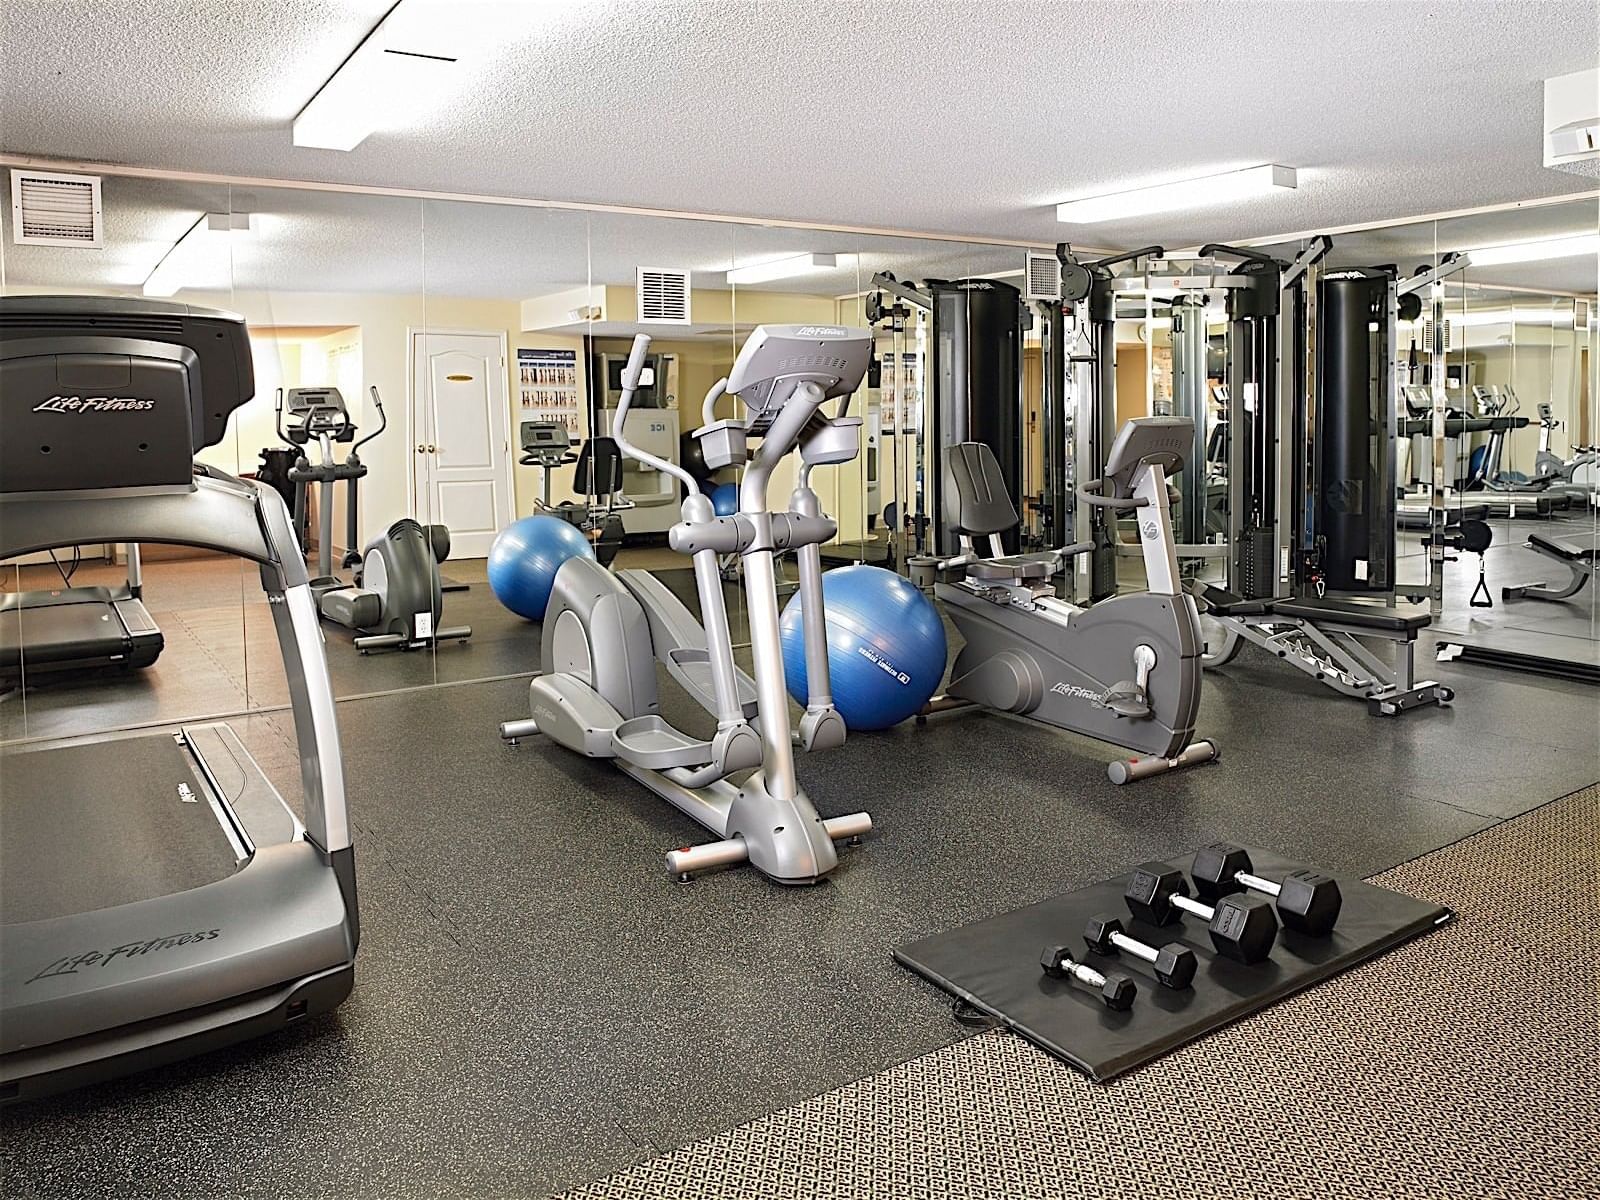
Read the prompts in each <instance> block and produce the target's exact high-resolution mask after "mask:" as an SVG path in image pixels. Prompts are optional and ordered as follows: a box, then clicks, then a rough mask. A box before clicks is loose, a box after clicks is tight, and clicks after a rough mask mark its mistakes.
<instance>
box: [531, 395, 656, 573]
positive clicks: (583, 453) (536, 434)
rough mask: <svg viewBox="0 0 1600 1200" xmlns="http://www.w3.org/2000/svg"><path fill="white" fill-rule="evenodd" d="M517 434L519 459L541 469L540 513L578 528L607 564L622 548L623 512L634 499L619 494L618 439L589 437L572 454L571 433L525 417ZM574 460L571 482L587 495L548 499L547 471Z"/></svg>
mask: <svg viewBox="0 0 1600 1200" xmlns="http://www.w3.org/2000/svg"><path fill="white" fill-rule="evenodd" d="M518 438H519V440H520V441H521V443H522V454H521V456H520V457H519V458H518V459H517V462H518V464H519V465H521V466H524V467H538V468H539V469H540V471H541V472H543V476H544V478H543V481H542V485H541V488H540V496H539V499H538V501H537V502H536V503H537V506H538V510H539V512H541V513H543V514H544V515H545V516H549V517H559V518H560V519H561V520H563V521H566V522H567V523H568V524H570V525H575V526H576V527H577V528H578V529H580V530H582V531H583V536H584V537H586V538H588V539H589V544H590V545H591V546H593V547H594V553H595V557H596V558H598V559H599V560H600V565H601V566H603V567H609V566H610V565H611V564H612V562H613V561H614V560H615V559H616V557H617V551H618V550H620V549H622V539H623V536H624V534H625V533H626V530H625V529H624V527H623V524H622V512H623V510H624V509H629V508H632V507H633V501H632V500H629V499H628V498H627V497H626V496H624V495H622V451H620V450H618V449H617V443H616V442H615V441H613V440H612V439H611V438H608V437H598V438H590V439H589V440H588V441H587V442H585V443H584V444H583V449H581V450H579V451H578V452H577V453H573V450H572V435H571V434H570V433H569V432H567V427H566V426H565V425H563V424H562V423H561V422H560V421H524V422H522V425H521V427H520V429H519V430H518ZM573 464H577V470H576V472H574V475H573V484H572V486H573V488H574V490H576V491H579V492H581V493H583V495H584V496H585V497H587V499H585V500H583V501H577V500H563V501H562V502H561V503H560V504H552V503H550V473H551V472H552V471H554V470H555V469H556V468H557V467H566V466H572V465H573Z"/></svg>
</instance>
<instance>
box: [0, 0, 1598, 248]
mask: <svg viewBox="0 0 1600 1200" xmlns="http://www.w3.org/2000/svg"><path fill="white" fill-rule="evenodd" d="M419 2H422V3H426V2H438V0H407V5H408V7H409V6H411V5H414V4H416V3H419ZM389 3H390V0H276V2H265V3H264V2H262V0H248V2H246V0H207V2H206V3H199V2H197V0H4V3H0V55H3V61H0V113H3V119H4V120H3V129H0V146H3V148H4V149H5V150H8V151H12V152H16V153H26V154H38V155H50V156H62V157H73V158H87V159H97V160H106V161H113V162H129V163H138V164H146V165H154V166H165V167H172V168H180V169H188V170H206V171H215V172H225V173H232V174H243V175H253V176H272V177H279V178H296V179H318V180H330V181H342V182H360V183H376V184H390V185H399V186H407V187H421V188H430V189H443V190H456V191H473V192H483V193H490V194H503V195H518V196H530V197H549V198H557V199H564V200H581V201H599V202H611V203H623V204H633V205H646V206H657V207H668V208H677V209H684V210H694V211H714V212H725V213H735V214H755V215H763V216H768V217H785V218H795V219H801V220H813V221H821V222H828V223H840V224H857V225H872V226H880V227H881V226H888V227H894V228H907V229H926V230H939V231H950V232H959V233H963V234H975V235H980V236H984V237H993V238H999V237H1014V238H1023V239H1030V240H1042V241H1054V240H1055V239H1056V238H1057V237H1058V236H1062V235H1066V236H1068V237H1071V238H1072V239H1073V240H1076V241H1087V242H1092V243H1094V244H1099V245H1107V244H1110V245H1131V244H1138V243H1139V242H1142V241H1145V240H1160V241H1164V242H1166V243H1168V244H1170V245H1181V244H1185V243H1190V242H1197V241H1200V240H1205V239H1212V238H1216V239H1228V238H1242V237H1251V236H1261V235H1263V234H1269V233H1272V232H1273V231H1275V230H1292V229H1312V228H1316V227H1319V226H1337V225H1342V224H1352V223H1356V222H1363V221H1376V220H1385V219H1392V218H1396V217H1401V216H1407V215H1415V214H1418V213H1422V212H1432V211H1441V210H1449V209H1457V208H1464V207H1470V206H1477V205H1482V204H1488V203H1496V202H1503V201H1508V200H1518V199H1526V198H1530V197H1534V196H1542V195H1553V194H1558V193H1563V192H1569V191H1576V190H1580V189H1582V188H1584V187H1586V186H1589V184H1590V182H1591V181H1588V180H1585V179H1583V178H1581V177H1579V176H1574V175H1570V174H1565V173H1562V172H1555V171H1549V170H1546V169H1544V168H1543V167H1542V165H1541V162H1540V150H1539V127H1540V120H1541V113H1542V101H1541V95H1542V92H1541V81H1542V80H1543V79H1544V78H1545V77H1547V76H1550V75H1555V74H1560V73H1564V72H1569V71H1573V70H1577V69H1579V68H1582V67H1586V66H1589V65H1592V64H1593V63H1594V62H1595V61H1596V58H1597V45H1600V30H1597V22H1596V19H1595V7H1594V4H1593V0H1578V2H1567V0H1496V2H1480V3H1444V4H1439V3H1396V2H1384V3H1367V2H1354V0H1352V2H1347V3H1315V4H1313V3H1294V2H1290V0H1234V2H1225V0H1196V2H1193V3H1185V4H1179V3H1170V2H1158V3H1110V2H1103V0H1101V2H1086V3H1065V2H1059V3H1052V2H1046V0H1008V2H1005V3H1002V2H999V0H927V2H924V3H908V2H890V0H810V2H809V3H793V2H787V0H762V2H761V3H754V2H751V0H743V2H733V0H696V2H692V3H677V2H671V0H660V2H655V3H625V2H622V0H542V2H534V0H529V2H526V3H501V4H497V5H490V4H486V3H474V2H473V0H454V4H453V7H452V10H451V11H452V12H453V13H455V14H459V18H458V19H460V20H473V21H475V22H477V23H480V24H483V23H487V24H488V25H489V27H490V28H492V30H493V31H494V33H495V35H496V36H495V38H494V40H493V41H492V42H491V43H490V44H489V45H487V46H486V47H485V48H484V49H483V52H482V53H481V55H480V56H478V57H477V58H475V59H471V60H468V61H464V62H463V64H462V65H461V66H460V67H459V68H458V70H459V71H460V72H461V76H460V82H461V85H462V86H460V87H458V88H457V89H455V90H454V92H453V93H452V94H451V95H449V96H447V97H442V98H441V102H440V103H439V104H438V105H437V106H436V107H435V108H434V110H433V111H432V112H430V113H429V114H427V115H426V116H424V117H423V118H421V119H420V120H418V121H417V122H416V123H415V124H413V125H412V126H411V127H409V128H407V129H405V130H403V131H400V132H394V133H381V134H377V135H374V136H373V137H371V138H369V139H368V140H367V141H366V142H365V143H364V144H363V145H361V146H360V147H358V148H357V149H356V150H355V151H353V152H351V153H348V154H344V153H339V152H336V151H326V150H310V149H297V148H296V147H294V146H293V145H292V144H291V140H290V122H291V120H292V119H293V117H294V115H295V113H296V112H297V111H298V110H299V109H300V107H301V106H302V105H303V104H304V103H305V102H306V100H307V99H309V97H310V96H311V95H312V94H313V93H314V92H315V91H316V90H317V88H318V87H319V86H320V84H321V83H322V82H323V80H324V79H326V78H327V76H328V75H329V74H330V73H331V72H332V71H333V70H334V69H335V68H337V66H338V65H339V63H340V62H341V61H342V60H343V59H344V57H345V56H346V55H347V54H348V53H349V52H350V51H351V50H352V49H353V48H354V47H355V46H356V45H357V44H358V43H359V42H360V40H361V39H362V37H363V36H364V35H365V34H366V33H367V31H368V30H369V29H370V28H371V27H372V26H373V24H374V23H375V22H376V21H377V20H378V19H379V17H381V16H382V14H383V12H384V11H385V10H386V9H387V8H388V6H389ZM486 18H487V20H486ZM1262 162H1280V163H1285V164H1287V165H1290V166H1294V167H1297V168H1298V169H1299V170H1300V187H1299V189H1298V190H1297V191H1296V192H1295V193H1294V194H1293V195H1290V196H1277V197H1272V198H1269V199H1265V200H1257V201H1252V202H1248V203H1238V204H1232V205H1229V206H1225V207H1222V208H1217V209H1211V210H1207V211H1204V212H1198V213H1196V212H1190V213H1183V214H1176V215H1165V216H1159V217H1153V218H1141V219H1138V220H1135V221H1122V222H1113V223H1109V224H1101V225H1095V226H1085V227H1077V228H1074V227H1067V226H1059V225H1057V223H1056V222H1055V220H1054V212H1053V208H1052V206H1053V204H1054V203H1055V202H1056V201H1059V200H1062V199H1066V198H1070V197H1073V196H1082V195H1094V194H1098V193H1104V192H1107V191H1115V190H1120V189H1123V188H1126V187H1129V186H1135V185H1137V184H1139V183H1143V182H1154V181H1159V180H1163V179H1172V178H1184V177H1189V176H1193V175H1196V174H1202V173H1208V172H1213V171H1218V170H1225V169H1229V168H1234V167H1243V166H1249V165H1253V164H1256V163H1262Z"/></svg>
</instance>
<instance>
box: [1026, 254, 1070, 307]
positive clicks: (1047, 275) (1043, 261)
mask: <svg viewBox="0 0 1600 1200" xmlns="http://www.w3.org/2000/svg"><path fill="white" fill-rule="evenodd" d="M1022 298H1023V299H1024V300H1059V299H1061V264H1060V263H1059V262H1057V261H1056V256H1055V255H1054V254H1030V255H1028V266H1027V270H1026V271H1024V272H1023V284H1022Z"/></svg>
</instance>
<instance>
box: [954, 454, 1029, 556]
mask: <svg viewBox="0 0 1600 1200" xmlns="http://www.w3.org/2000/svg"><path fill="white" fill-rule="evenodd" d="M944 519H945V524H946V525H948V526H949V527H950V528H951V529H953V530H955V531H956V532H957V533H959V534H965V535H966V536H968V537H987V536H988V535H989V534H991V533H1004V532H1005V531H1006V530H1008V529H1010V528H1012V527H1013V526H1015V525H1016V524H1017V509H1016V506H1015V505H1013V504H1012V503H1011V497H1010V495H1008V494H1007V491H1006V481H1005V477H1004V476H1003V475H1001V474H1000V463H999V461H998V460H996V458H995V456H994V451H993V450H991V449H990V448H989V447H988V446H987V445H985V444H984V443H983V442H958V443H957V444H956V445H954V446H949V447H947V448H946V449H945V453H944Z"/></svg>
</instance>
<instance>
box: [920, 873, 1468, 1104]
mask: <svg viewBox="0 0 1600 1200" xmlns="http://www.w3.org/2000/svg"><path fill="white" fill-rule="evenodd" d="M1249 853H1250V860H1251V862H1252V864H1253V865H1254V867H1255V870H1256V872H1257V873H1258V874H1262V875H1266V876H1268V877H1269V878H1276V877H1278V876H1280V875H1282V874H1284V873H1287V872H1289V871H1295V870H1300V869H1302V868H1304V867H1306V866H1307V864H1305V863H1297V862H1291V861H1290V860H1288V859H1285V858H1282V857H1280V856H1278V855H1276V854H1273V853H1272V852H1271V851H1267V850H1259V849H1256V848H1255V847H1250V848H1249ZM1168 861H1169V864H1170V865H1171V866H1174V867H1177V868H1178V869H1180V870H1182V871H1184V872H1187V871H1188V869H1189V866H1190V864H1191V862H1192V861H1193V860H1192V858H1191V857H1189V856H1184V857H1181V858H1174V859H1170V860H1168ZM1131 876H1132V870H1131V869H1130V870H1129V871H1126V872H1124V873H1123V874H1121V875H1118V876H1116V877H1115V878H1113V879H1109V880H1106V881H1105V882H1104V883H1097V884H1094V885H1092V886H1090V887H1086V888H1080V889H1078V890H1077V891H1075V892H1068V893H1066V894H1065V895H1061V896H1056V897H1054V898H1053V899H1050V900H1044V901H1041V902H1040V903H1038V904H1033V905H1029V906H1028V907H1027V908H1019V909H1017V910H1015V911H1014V912H1009V913H1004V914H1002V915H1000V916H998V917H991V918H989V919H988V920H986V921H978V922H976V923H975V924H972V925H964V926H962V927H961V928H959V929H954V930H951V931H950V932H948V933H940V934H934V935H933V936H931V937H925V938H922V939H920V940H918V941H915V942H912V943H910V944H909V945H906V946H902V947H900V948H899V949H898V950H896V951H895V952H894V956H895V959H896V960H897V961H898V962H900V963H901V965H903V966H906V967H909V968H910V969H911V970H913V971H915V972H916V973H917V974H919V975H921V976H923V977H924V978H926V979H928V980H929V981H930V982H932V983H934V984H935V985H937V986H938V987H940V988H942V989H944V990H945V991H947V992H949V993H950V994H951V995H953V996H955V997H956V998H957V999H959V1000H963V1001H965V1002H966V1003H968V1004H970V1005H972V1007H974V1008H976V1009H978V1010H979V1011H980V1012H983V1013H986V1014H988V1015H989V1016H991V1017H993V1018H994V1019H995V1020H997V1021H998V1022H1000V1023H1001V1024H1002V1025H1004V1026H1005V1027H1006V1028H1008V1029H1011V1030H1013V1031H1015V1032H1016V1033H1019V1034H1021V1035H1022V1036H1023V1037H1024V1038H1026V1039H1027V1040H1028V1041H1030V1042H1032V1043H1034V1044H1035V1045H1036V1046H1039V1047H1040V1048H1042V1049H1044V1050H1046V1051H1048V1052H1049V1053H1051V1054H1053V1055H1055V1056H1056V1057H1057V1058H1060V1059H1062V1060H1063V1061H1065V1062H1067V1063H1070V1064H1071V1065H1072V1066H1075V1067H1077V1068H1078V1069H1079V1070H1081V1071H1084V1072H1086V1073H1087V1074H1088V1075H1089V1076H1090V1078H1092V1079H1095V1080H1097V1081H1100V1082H1104V1081H1106V1080H1108V1079H1114V1078H1116V1077H1117V1076H1118V1075H1121V1074H1123V1073H1125V1072H1127V1071H1131V1070H1133V1069H1134V1068H1135V1067H1139V1066H1143V1065H1144V1064H1145V1063H1148V1062H1151V1061H1153V1060H1154V1059H1157V1058H1160V1057H1161V1056H1162V1055H1163V1054H1166V1053H1168V1052H1169V1051H1172V1050H1175V1049H1177V1048H1178V1047H1179V1046H1182V1045H1184V1044H1185V1043H1186V1042H1191V1041H1193V1040H1194V1039H1195V1038H1198V1037H1201V1036H1203V1035H1204V1034H1207V1033H1210V1032H1211V1031H1212V1030H1214V1029H1220V1028H1221V1027H1222V1026H1224V1025H1227V1024H1230V1023H1232V1022H1234V1021H1237V1020H1238V1019H1239V1018H1240V1017H1243V1016H1247V1015H1248V1014H1250V1013H1252V1012H1254V1011H1256V1010H1257V1009H1260V1008H1264V1007H1266V1006H1267V1005H1268V1004H1271V1003H1273V1002H1274V1001H1277V1000H1281V999H1282V998H1283V997H1285V996H1288V995H1291V994H1292V993H1294V992H1298V991H1302V990H1304V989H1305V988H1308V987H1310V986H1312V985H1313V984H1315V983H1319V982H1321V981H1322V980H1324V979H1327V978H1329V977H1330V976H1333V975H1337V974H1338V973H1339V972H1341V971H1344V970H1347V969H1349V968H1350V967H1352V966H1354V965H1355V964H1356V963H1359V962H1361V961H1363V960H1365V959H1368V958H1371V957H1373V956H1374V955H1377V954H1380V953H1382V952H1383V951H1384V950H1387V949H1388V948H1389V947H1391V946H1395V945H1398V944H1399V943H1401V942H1404V941H1409V940H1410V939H1411V938H1414V937H1417V936H1419V935H1421V934H1423V933H1426V932H1427V931H1428V930H1430V929H1432V928H1434V927H1436V926H1438V925H1441V924H1443V923H1444V922H1446V921H1448V920H1450V918H1451V916H1452V914H1451V912H1450V910H1449V909H1446V908H1442V907H1440V906H1439V905H1437V904H1425V903H1423V902H1422V901H1420V900H1415V899H1413V898H1412V897H1410V896H1404V895H1401V894H1400V893H1399V892H1391V891H1389V890H1388V889H1386V888H1380V887H1374V886H1373V885H1372V884H1370V883H1363V882H1361V881H1360V880H1355V879H1343V878H1341V879H1339V889H1340V892H1341V893H1342V894H1343V896H1344V907H1343V908H1342V910H1341V911H1340V913H1339V924H1338V927H1337V928H1336V929H1335V930H1334V932H1333V933H1332V934H1331V935H1329V936H1327V937H1308V936H1306V935H1305V934H1299V933H1295V932H1294V931H1293V930H1290V929H1280V930H1279V932H1278V941H1277V944H1276V945H1275V946H1274V947H1273V950H1272V957H1271V958H1270V959H1269V960H1268V961H1267V962H1264V963H1258V964H1256V965H1254V966H1245V965H1244V964H1242V963H1237V962H1234V961H1233V960H1232V959H1228V958H1223V957H1221V956H1220V955H1218V954H1217V953H1216V952H1215V950H1214V949H1213V947H1212V945H1211V939H1210V937H1209V936H1208V935H1207V933H1206V931H1205V928H1204V925H1203V924H1202V923H1201V922H1200V920H1199V919H1198V918H1195V917H1191V916H1185V917H1184V919H1183V920H1182V921H1181V922H1178V923H1176V924H1173V925H1168V926H1160V927H1158V926H1152V925H1146V924H1144V923H1143V922H1140V921H1136V920H1134V919H1133V917H1132V915H1131V914H1130V913H1129V911H1128V906H1127V904H1126V902H1125V901H1124V900H1123V898H1122V897H1123V892H1124V891H1125V890H1126V888H1127V886H1128V882H1129V879H1130V878H1131ZM1102 913H1105V914H1114V915H1116V916H1118V917H1120V918H1122V920H1123V923H1124V925H1125V927H1126V929H1127V931H1128V933H1129V935H1130V936H1132V937H1135V938H1138V939H1139V940H1140V941H1143V942H1146V943H1149V944H1151V945H1155V946H1160V945H1163V944H1164V943H1167V942H1180V943H1182V944H1183V945H1185V946H1188V947H1189V948H1190V949H1191V950H1193V951H1194V952H1195V956H1196V957H1197V958H1198V959H1199V960H1200V969H1199V971H1198V972H1196V974H1195V978H1194V983H1193V985H1192V986H1191V987H1188V988H1184V989H1172V988H1164V987H1162V986H1161V985H1160V984H1158V983H1157V982H1156V980H1155V976H1154V975H1153V974H1151V971H1150V968H1149V967H1148V966H1147V964H1145V963H1142V962H1140V961H1138V960H1137V959H1134V958H1131V957H1129V956H1128V955H1126V954H1122V955H1117V956H1115V957H1107V956H1104V955H1099V954H1090V953H1089V952H1088V948H1087V947H1086V946H1085V945H1084V941H1083V929H1084V926H1085V924H1087V922H1088V920H1089V918H1090V917H1093V916H1096V915H1098V914H1102ZM1049 945H1063V946H1070V947H1071V949H1072V955H1073V957H1074V958H1075V959H1079V960H1081V961H1083V962H1086V963H1087V964H1088V965H1089V966H1091V967H1093V968H1095V969H1096V970H1098V971H1102V972H1103V971H1108V970H1109V971H1121V972H1122V973H1123V974H1126V975H1129V976H1131V977H1132V978H1133V979H1134V980H1135V981H1136V982H1137V983H1138V985H1139V995H1138V999H1137V1000H1135V1001H1134V1004H1133V1007H1132V1008H1131V1009H1130V1010H1128V1011H1127V1012H1114V1011H1112V1010H1111V1009H1108V1008H1107V1007H1106V1006H1105V1005H1104V1004H1102V1003H1101V1001H1100V993H1099V992H1098V991H1097V990H1095V989H1093V988H1089V987H1085V986H1084V985H1083V984H1080V983H1076V982H1074V981H1073V980H1071V979H1066V978H1062V979H1052V978H1050V977H1049V976H1047V975H1045V973H1044V972H1043V971H1042V970H1041V969H1040V967H1039V956H1040V954H1041V953H1042V951H1043V950H1044V948H1045V947H1046V946H1049Z"/></svg>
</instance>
